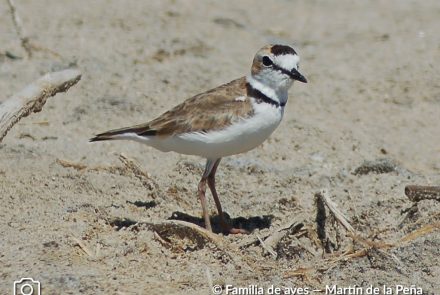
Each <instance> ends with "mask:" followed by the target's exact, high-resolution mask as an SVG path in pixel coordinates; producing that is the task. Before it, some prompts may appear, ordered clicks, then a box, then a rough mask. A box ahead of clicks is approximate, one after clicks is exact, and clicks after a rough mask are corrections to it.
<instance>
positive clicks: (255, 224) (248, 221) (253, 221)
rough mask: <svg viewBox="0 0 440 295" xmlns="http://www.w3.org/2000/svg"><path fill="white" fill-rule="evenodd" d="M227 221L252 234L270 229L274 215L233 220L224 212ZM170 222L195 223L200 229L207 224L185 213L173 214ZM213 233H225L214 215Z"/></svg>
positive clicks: (218, 217) (212, 219)
mask: <svg viewBox="0 0 440 295" xmlns="http://www.w3.org/2000/svg"><path fill="white" fill-rule="evenodd" d="M223 214H224V217H225V220H226V222H227V223H228V224H230V225H231V226H232V227H233V228H239V229H244V230H246V231H248V232H252V231H254V230H255V229H264V228H269V227H270V225H271V224H272V219H273V218H274V216H273V215H263V216H251V217H248V218H245V217H236V218H231V217H230V216H229V214H228V213H226V212H223ZM168 220H181V221H186V222H190V223H194V224H196V225H198V226H200V227H205V222H204V220H203V218H201V217H196V216H192V215H189V214H186V213H183V212H178V211H176V212H173V214H172V215H171V217H169V218H168ZM210 220H211V226H212V231H213V232H214V233H217V234H218V233H223V231H222V229H221V226H220V216H219V215H214V216H211V217H210Z"/></svg>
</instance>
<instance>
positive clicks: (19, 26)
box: [7, 0, 32, 57]
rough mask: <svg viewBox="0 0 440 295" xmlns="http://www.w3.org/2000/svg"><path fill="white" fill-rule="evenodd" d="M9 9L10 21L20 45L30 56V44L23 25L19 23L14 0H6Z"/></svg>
mask: <svg viewBox="0 0 440 295" xmlns="http://www.w3.org/2000/svg"><path fill="white" fill-rule="evenodd" d="M7 2H8V5H9V9H10V10H11V16H12V22H13V23H14V27H15V30H16V31H17V35H18V37H19V38H20V42H21V47H23V49H24V50H25V51H26V53H27V56H28V57H31V56H32V46H31V45H30V43H29V37H28V36H27V35H26V33H25V31H24V29H23V25H22V24H21V19H20V17H19V16H18V13H17V8H16V7H15V3H14V0H7Z"/></svg>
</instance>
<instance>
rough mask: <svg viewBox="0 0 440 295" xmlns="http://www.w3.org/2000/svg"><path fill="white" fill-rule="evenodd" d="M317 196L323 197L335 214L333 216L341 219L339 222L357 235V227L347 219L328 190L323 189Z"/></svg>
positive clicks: (338, 219)
mask: <svg viewBox="0 0 440 295" xmlns="http://www.w3.org/2000/svg"><path fill="white" fill-rule="evenodd" d="M316 196H317V197H318V198H321V199H322V200H323V201H324V203H325V205H326V206H327V208H328V209H329V210H330V212H331V213H332V214H333V216H334V217H335V218H336V220H337V221H339V223H340V224H342V225H343V226H344V227H345V229H346V230H348V231H349V232H350V233H351V234H352V235H357V233H356V231H355V229H354V228H353V227H352V226H351V224H350V223H349V222H348V221H347V218H346V217H345V216H344V214H342V212H341V211H339V209H338V208H337V207H336V204H335V203H334V202H333V201H332V199H331V198H330V195H329V193H328V192H327V190H321V191H320V192H319V193H317V194H316Z"/></svg>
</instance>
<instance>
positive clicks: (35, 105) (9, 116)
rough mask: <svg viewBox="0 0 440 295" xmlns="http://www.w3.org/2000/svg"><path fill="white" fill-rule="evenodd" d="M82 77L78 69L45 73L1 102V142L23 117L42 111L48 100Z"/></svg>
mask: <svg viewBox="0 0 440 295" xmlns="http://www.w3.org/2000/svg"><path fill="white" fill-rule="evenodd" d="M80 79H81V73H80V72H79V71H78V70H73V69H69V70H64V71H60V72H53V73H49V74H46V75H44V76H43V77H41V78H40V79H38V80H36V81H35V82H33V83H32V84H30V85H29V86H27V87H26V88H24V89H23V90H21V91H20V92H19V93H17V94H15V95H13V96H11V97H10V98H9V99H7V100H6V101H4V102H3V103H2V104H0V142H1V141H2V140H3V138H4V137H5V136H6V134H7V133H8V131H9V130H10V129H11V128H12V127H13V126H14V125H15V124H16V123H17V122H18V121H20V119H21V118H23V117H26V116H28V115H29V114H31V113H33V112H34V113H36V112H39V111H41V109H42V108H43V106H44V104H45V103H46V100H47V99H48V98H49V97H51V96H54V95H55V94H57V93H59V92H65V91H67V90H68V89H69V88H70V87H71V86H73V85H75V84H76V83H77V82H78V81H79V80H80Z"/></svg>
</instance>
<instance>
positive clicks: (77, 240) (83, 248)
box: [71, 237, 95, 258]
mask: <svg viewBox="0 0 440 295" xmlns="http://www.w3.org/2000/svg"><path fill="white" fill-rule="evenodd" d="M71 239H72V241H73V242H74V243H75V244H76V245H78V246H79V247H80V248H81V249H82V250H83V251H84V253H86V254H87V255H88V256H89V257H92V258H94V256H95V255H94V254H93V252H92V250H90V249H89V248H88V247H87V246H86V245H85V244H84V243H83V242H81V240H79V239H77V238H75V237H71Z"/></svg>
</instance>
